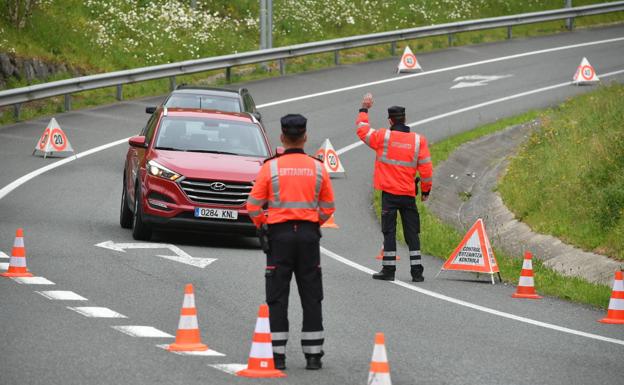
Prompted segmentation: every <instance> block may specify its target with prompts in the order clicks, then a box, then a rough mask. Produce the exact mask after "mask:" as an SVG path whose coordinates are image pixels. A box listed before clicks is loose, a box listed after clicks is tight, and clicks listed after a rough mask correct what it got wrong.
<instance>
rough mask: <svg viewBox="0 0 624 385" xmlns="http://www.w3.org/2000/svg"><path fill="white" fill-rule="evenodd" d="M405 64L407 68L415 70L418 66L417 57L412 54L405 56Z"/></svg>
mask: <svg viewBox="0 0 624 385" xmlns="http://www.w3.org/2000/svg"><path fill="white" fill-rule="evenodd" d="M403 64H405V66H406V67H407V68H414V67H415V66H416V56H414V55H413V54H411V53H407V54H405V55H403Z"/></svg>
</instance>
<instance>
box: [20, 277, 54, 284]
mask: <svg viewBox="0 0 624 385" xmlns="http://www.w3.org/2000/svg"><path fill="white" fill-rule="evenodd" d="M12 279H13V280H14V281H15V282H17V283H20V284H23V285H54V282H52V281H50V280H47V279H46V278H43V277H17V278H12Z"/></svg>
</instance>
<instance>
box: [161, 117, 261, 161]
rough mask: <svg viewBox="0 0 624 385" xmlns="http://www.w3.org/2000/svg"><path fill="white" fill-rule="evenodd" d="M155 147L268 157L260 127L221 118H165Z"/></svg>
mask: <svg viewBox="0 0 624 385" xmlns="http://www.w3.org/2000/svg"><path fill="white" fill-rule="evenodd" d="M155 147H156V149H161V150H171V151H190V152H207V153H216V154H233V155H244V156H258V157H267V156H268V152H267V147H266V144H265V141H264V136H263V135H262V133H261V132H260V127H258V126H257V125H255V124H252V123H245V122H237V121H231V120H222V119H207V118H191V117H171V116H167V117H164V118H163V119H162V121H161V123H160V128H159V129H158V136H157V138H156V146H155Z"/></svg>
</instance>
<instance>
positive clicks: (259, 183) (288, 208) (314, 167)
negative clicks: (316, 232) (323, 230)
mask: <svg viewBox="0 0 624 385" xmlns="http://www.w3.org/2000/svg"><path fill="white" fill-rule="evenodd" d="M265 204H266V205H267V207H268V210H267V213H265V212H264V209H263V206H264V205H265ZM247 210H248V211H249V216H250V217H251V219H252V221H253V222H254V224H255V225H256V226H257V227H260V226H261V225H262V224H263V223H267V224H274V223H281V222H286V221H290V220H301V221H309V222H319V223H320V224H323V223H324V222H325V221H327V220H328V219H329V217H331V216H332V214H333V213H334V211H335V208H334V192H333V190H332V186H331V182H330V180H329V175H328V174H327V171H325V168H324V167H323V164H322V163H321V162H320V161H318V160H315V159H314V158H312V157H310V156H308V155H306V154H305V153H304V152H303V151H296V152H295V151H292V150H291V151H287V152H286V153H285V154H284V155H281V156H278V157H276V158H272V159H269V160H267V161H266V162H265V163H264V165H263V166H262V168H261V169H260V172H259V173H258V176H257V178H256V182H255V184H254V187H253V189H252V190H251V193H250V194H249V198H248V199H247ZM267 214H268V215H267Z"/></svg>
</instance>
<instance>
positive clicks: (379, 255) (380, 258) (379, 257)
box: [375, 245, 401, 261]
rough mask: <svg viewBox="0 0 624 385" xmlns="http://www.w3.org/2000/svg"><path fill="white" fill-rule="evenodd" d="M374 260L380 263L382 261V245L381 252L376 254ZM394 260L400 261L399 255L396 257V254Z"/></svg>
mask: <svg viewBox="0 0 624 385" xmlns="http://www.w3.org/2000/svg"><path fill="white" fill-rule="evenodd" d="M375 259H377V260H380V261H381V260H382V259H383V245H381V250H379V254H377V256H376V257H375ZM396 260H397V261H400V260H401V257H399V255H398V254H397V256H396Z"/></svg>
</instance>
